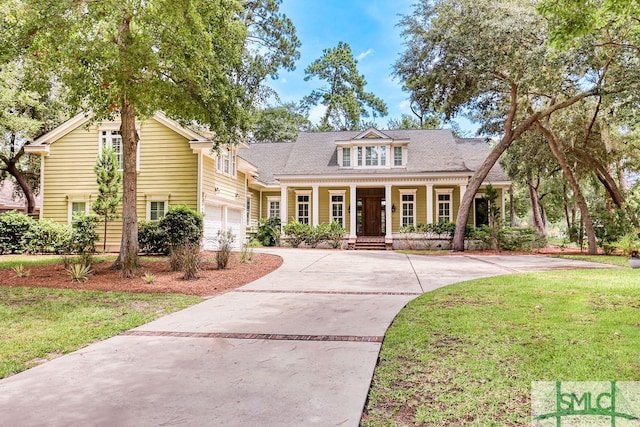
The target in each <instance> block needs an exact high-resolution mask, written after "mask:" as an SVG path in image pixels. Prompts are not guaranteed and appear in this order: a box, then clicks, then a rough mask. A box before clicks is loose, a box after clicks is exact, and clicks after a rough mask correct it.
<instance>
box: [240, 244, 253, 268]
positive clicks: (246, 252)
mask: <svg viewBox="0 0 640 427" xmlns="http://www.w3.org/2000/svg"><path fill="white" fill-rule="evenodd" d="M240 262H241V263H242V264H251V263H252V262H253V246H251V245H250V244H249V245H243V246H242V252H241V253H240Z"/></svg>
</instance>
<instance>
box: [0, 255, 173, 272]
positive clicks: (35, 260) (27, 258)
mask: <svg viewBox="0 0 640 427" xmlns="http://www.w3.org/2000/svg"><path fill="white" fill-rule="evenodd" d="M77 258H78V257H77V256H74V255H72V256H71V259H72V260H75V259H77ZM139 259H140V261H150V262H153V261H166V260H167V257H163V256H141V257H139ZM93 260H94V261H95V262H103V261H115V260H116V255H95V256H94V257H93ZM62 262H63V257H62V256H60V255H2V256H0V270H1V269H6V268H13V267H15V266H17V265H24V266H25V267H28V266H34V265H49V264H62Z"/></svg>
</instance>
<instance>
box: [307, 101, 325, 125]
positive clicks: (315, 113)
mask: <svg viewBox="0 0 640 427" xmlns="http://www.w3.org/2000/svg"><path fill="white" fill-rule="evenodd" d="M326 111H327V107H326V106H325V105H316V106H315V107H313V108H312V109H310V110H309V121H310V122H311V123H314V124H318V123H319V122H320V119H321V118H322V116H324V113H325V112H326Z"/></svg>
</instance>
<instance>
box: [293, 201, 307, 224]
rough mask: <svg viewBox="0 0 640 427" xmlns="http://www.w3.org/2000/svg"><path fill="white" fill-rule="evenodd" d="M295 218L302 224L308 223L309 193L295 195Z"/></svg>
mask: <svg viewBox="0 0 640 427" xmlns="http://www.w3.org/2000/svg"><path fill="white" fill-rule="evenodd" d="M296 205H297V206H296V213H297V216H296V219H297V220H298V222H301V223H303V224H309V194H298V195H297V196H296Z"/></svg>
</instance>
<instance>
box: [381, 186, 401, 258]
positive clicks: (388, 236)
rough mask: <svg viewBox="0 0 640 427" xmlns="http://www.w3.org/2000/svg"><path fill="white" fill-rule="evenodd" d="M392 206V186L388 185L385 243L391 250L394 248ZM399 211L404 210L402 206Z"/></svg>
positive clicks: (386, 188)
mask: <svg viewBox="0 0 640 427" xmlns="http://www.w3.org/2000/svg"><path fill="white" fill-rule="evenodd" d="M392 206H393V203H392V201H391V184H387V185H385V186H384V218H385V221H386V224H385V230H386V232H385V236H384V242H385V244H386V245H387V247H388V248H389V249H391V247H392V246H393V230H392V229H391V225H392V224H393V223H392V221H391V220H392V218H391V215H392V212H391V207H392ZM399 209H402V206H400V207H399Z"/></svg>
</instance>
